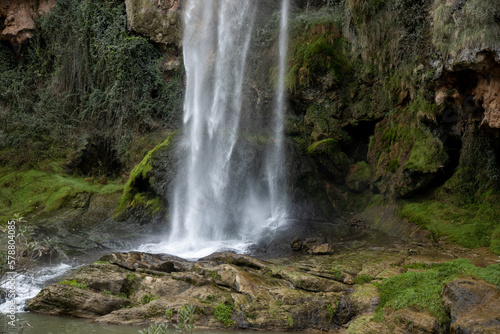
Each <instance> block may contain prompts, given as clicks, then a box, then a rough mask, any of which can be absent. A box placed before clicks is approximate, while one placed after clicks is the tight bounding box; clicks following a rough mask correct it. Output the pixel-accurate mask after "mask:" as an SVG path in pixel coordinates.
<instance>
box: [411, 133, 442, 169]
mask: <svg viewBox="0 0 500 334" xmlns="http://www.w3.org/2000/svg"><path fill="white" fill-rule="evenodd" d="M447 160H448V155H447V154H446V151H445V149H444V147H443V142H442V141H440V140H439V139H438V138H436V137H432V136H427V137H425V138H424V139H417V141H416V142H415V143H414V144H413V147H412V149H411V153H410V158H409V159H408V162H407V163H406V164H405V167H404V169H405V170H411V171H417V172H421V173H435V172H437V171H438V170H439V169H440V168H443V167H444V164H445V163H446V162H447Z"/></svg>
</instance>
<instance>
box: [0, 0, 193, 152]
mask: <svg viewBox="0 0 500 334" xmlns="http://www.w3.org/2000/svg"><path fill="white" fill-rule="evenodd" d="M4 53H5V50H3V51H2V54H4ZM2 58H3V57H2ZM10 58H12V57H10ZM160 58H161V53H160V52H159V50H157V49H156V48H155V47H154V46H153V45H152V44H151V43H150V42H149V41H148V40H147V39H146V38H144V37H139V36H135V35H132V34H130V33H129V32H127V27H126V15H125V4H124V3H123V1H118V0H111V1H90V0H84V1H77V0H59V1H57V4H56V6H55V7H54V8H53V9H52V10H51V12H50V14H48V15H46V16H43V17H42V18H41V19H39V20H38V21H37V33H36V34H35V36H34V37H33V38H32V39H31V40H30V42H29V44H28V45H27V46H23V47H22V49H21V51H20V54H19V60H18V61H15V60H12V59H9V58H7V59H8V60H7V61H2V63H1V64H0V67H2V76H1V77H0V104H1V105H3V106H4V108H5V109H6V110H9V112H8V114H7V119H6V120H7V122H5V123H3V124H2V128H1V130H3V131H5V133H7V134H8V136H7V140H6V142H7V145H8V146H9V147H11V148H13V149H16V150H21V149H24V150H26V151H27V152H28V153H32V154H33V156H34V155H39V154H40V153H41V152H40V151H46V150H52V151H54V152H57V147H55V146H57V145H59V146H61V147H63V146H62V145H61V142H62V141H64V144H65V145H67V141H68V137H69V138H71V139H73V141H75V140H77V139H78V136H83V135H84V134H91V135H95V136H99V137H101V138H104V139H105V140H106V141H108V142H110V143H111V144H112V146H113V147H114V148H115V149H116V150H117V151H119V152H123V150H124V149H125V150H126V148H127V147H128V145H129V143H130V140H131V136H133V135H134V134H141V133H145V132H146V131H149V130H151V129H154V128H157V127H158V125H161V124H163V125H167V124H173V123H175V122H179V116H180V114H181V111H182V107H181V106H182V97H183V94H182V90H183V88H182V82H181V80H182V79H181V74H180V73H177V74H175V75H173V77H172V78H171V80H170V81H169V82H167V81H166V80H164V78H163V76H162V75H163V74H162V72H161V70H160V68H159V62H160ZM172 122H173V123H172ZM54 139H55V140H54ZM35 145H36V146H35ZM31 151H33V152H31ZM52 151H51V152H52ZM122 156H124V155H122ZM27 159H28V160H30V159H31V158H27Z"/></svg>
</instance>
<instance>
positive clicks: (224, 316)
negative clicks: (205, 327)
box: [214, 303, 234, 327]
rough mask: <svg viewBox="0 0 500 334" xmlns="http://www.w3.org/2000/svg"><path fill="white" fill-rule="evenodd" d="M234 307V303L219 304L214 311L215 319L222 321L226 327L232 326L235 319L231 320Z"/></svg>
mask: <svg viewBox="0 0 500 334" xmlns="http://www.w3.org/2000/svg"><path fill="white" fill-rule="evenodd" d="M233 308H234V307H233V305H227V304H223V303H219V304H217V307H215V312H214V316H215V319H217V320H219V321H220V322H222V323H223V324H224V325H225V326H226V327H229V326H231V325H232V324H233V321H232V320H231V314H232V313H233Z"/></svg>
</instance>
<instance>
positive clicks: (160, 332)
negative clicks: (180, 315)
mask: <svg viewBox="0 0 500 334" xmlns="http://www.w3.org/2000/svg"><path fill="white" fill-rule="evenodd" d="M167 329H168V325H167V324H165V323H163V324H159V323H154V324H152V325H151V326H149V327H148V328H145V329H141V330H139V333H140V334H167V333H168V332H167Z"/></svg>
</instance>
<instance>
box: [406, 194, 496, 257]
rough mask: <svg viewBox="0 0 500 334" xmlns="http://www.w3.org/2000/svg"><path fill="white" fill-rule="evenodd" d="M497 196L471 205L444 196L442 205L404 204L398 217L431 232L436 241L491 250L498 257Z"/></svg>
mask: <svg viewBox="0 0 500 334" xmlns="http://www.w3.org/2000/svg"><path fill="white" fill-rule="evenodd" d="M499 200H500V196H499V195H498V194H495V193H492V192H489V193H485V194H483V195H482V196H480V197H479V198H478V199H477V200H475V201H474V202H473V203H467V204H465V203H461V202H460V201H457V199H456V197H452V196H447V197H444V198H443V200H442V201H438V200H427V201H423V202H414V203H406V204H404V205H403V206H402V209H401V212H400V215H401V216H402V217H405V218H408V220H409V221H410V222H412V223H415V224H418V225H420V226H422V227H424V228H426V229H428V230H429V231H431V232H432V233H433V235H434V237H435V238H439V237H443V236H445V237H447V238H449V239H450V241H453V242H456V243H458V244H460V245H462V246H465V247H471V248H476V247H490V249H491V251H493V252H495V253H497V254H500V208H499V207H498V203H499Z"/></svg>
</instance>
